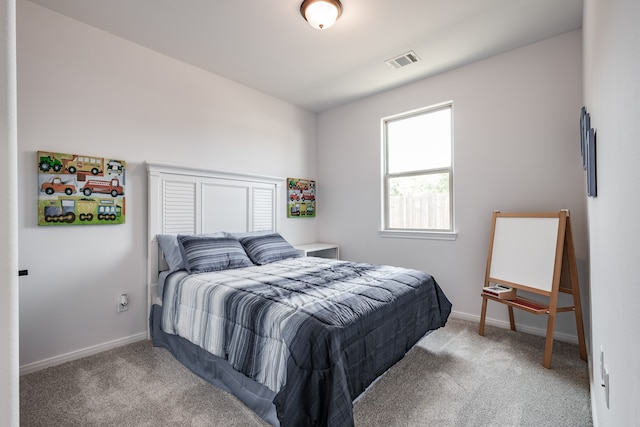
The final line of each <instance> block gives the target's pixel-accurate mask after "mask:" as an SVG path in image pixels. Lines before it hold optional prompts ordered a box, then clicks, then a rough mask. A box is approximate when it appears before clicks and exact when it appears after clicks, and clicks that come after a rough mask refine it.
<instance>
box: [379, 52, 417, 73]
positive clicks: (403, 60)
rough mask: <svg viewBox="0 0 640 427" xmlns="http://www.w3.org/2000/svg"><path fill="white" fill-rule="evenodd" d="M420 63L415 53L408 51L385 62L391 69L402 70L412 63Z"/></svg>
mask: <svg viewBox="0 0 640 427" xmlns="http://www.w3.org/2000/svg"><path fill="white" fill-rule="evenodd" d="M418 61H420V57H419V56H418V55H416V53H415V52H414V51H412V50H410V51H409V52H407V53H403V54H402V55H400V56H396V57H395V58H391V59H388V60H386V61H385V62H386V63H387V64H389V65H391V66H392V67H393V68H396V69H397V68H402V67H405V66H407V65H409V64H413V63H414V62H418Z"/></svg>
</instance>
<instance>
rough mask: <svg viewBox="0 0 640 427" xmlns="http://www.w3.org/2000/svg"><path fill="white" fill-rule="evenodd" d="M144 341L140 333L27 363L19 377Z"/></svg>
mask: <svg viewBox="0 0 640 427" xmlns="http://www.w3.org/2000/svg"><path fill="white" fill-rule="evenodd" d="M145 339H147V333H146V332H142V333H139V334H135V335H131V336H128V337H124V338H119V339H117V340H113V341H109V342H105V343H102V344H98V345H94V346H92V347H87V348H83V349H81V350H77V351H72V352H70V353H66V354H61V355H60V356H55V357H51V358H49V359H44V360H41V361H39V362H33V363H29V364H27V365H23V366H20V375H25V374H30V373H32V372H36V371H40V370H42V369H45V368H50V367H51V366H56V365H61V364H63V363H66V362H70V361H72V360H76V359H81V358H83V357H87V356H92V355H94V354H98V353H102V352H103V351H107V350H111V349H112V348H116V347H121V346H123V345H127V344H132V343H134V342H138V341H142V340H145Z"/></svg>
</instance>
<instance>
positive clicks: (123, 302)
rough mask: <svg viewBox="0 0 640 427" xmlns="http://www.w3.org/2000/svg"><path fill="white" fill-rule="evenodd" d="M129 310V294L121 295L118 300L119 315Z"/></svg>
mask: <svg viewBox="0 0 640 427" xmlns="http://www.w3.org/2000/svg"><path fill="white" fill-rule="evenodd" d="M127 310H129V296H128V295H127V294H122V295H120V298H118V308H117V311H118V313H121V312H123V311H127Z"/></svg>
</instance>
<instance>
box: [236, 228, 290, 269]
mask: <svg viewBox="0 0 640 427" xmlns="http://www.w3.org/2000/svg"><path fill="white" fill-rule="evenodd" d="M240 243H242V246H244V250H245V251H246V252H247V255H249V258H251V261H253V262H254V264H258V265H263V264H268V263H270V262H274V261H280V260H281V259H286V258H297V257H299V256H300V253H299V252H298V251H297V250H296V249H295V248H294V247H293V246H291V244H289V242H287V241H286V240H284V238H283V237H282V236H281V235H280V234H278V233H270V234H263V235H258V236H247V237H242V238H240Z"/></svg>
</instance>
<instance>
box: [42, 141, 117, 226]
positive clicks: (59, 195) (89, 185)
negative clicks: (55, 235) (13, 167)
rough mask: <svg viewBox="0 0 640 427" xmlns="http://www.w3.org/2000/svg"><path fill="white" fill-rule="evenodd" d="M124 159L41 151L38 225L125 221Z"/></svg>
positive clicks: (94, 223) (93, 223) (95, 223)
mask: <svg viewBox="0 0 640 427" xmlns="http://www.w3.org/2000/svg"><path fill="white" fill-rule="evenodd" d="M125 165H126V163H125V162H124V161H123V160H117V159H111V158H104V157H97V156H88V155H84V154H65V153H54V152H49V151H38V165H37V171H38V225H44V226H48V225H97V224H124V222H125V216H126V210H125Z"/></svg>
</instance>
